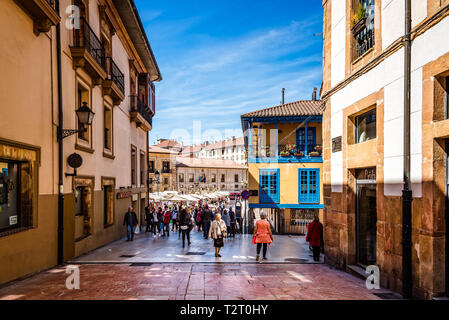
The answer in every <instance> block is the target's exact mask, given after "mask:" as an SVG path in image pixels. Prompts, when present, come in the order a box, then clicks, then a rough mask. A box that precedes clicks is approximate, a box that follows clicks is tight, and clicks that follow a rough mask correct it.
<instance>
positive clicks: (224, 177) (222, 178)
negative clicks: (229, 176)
mask: <svg viewBox="0 0 449 320" xmlns="http://www.w3.org/2000/svg"><path fill="white" fill-rule="evenodd" d="M225 181H226V176H225V175H224V174H222V175H221V182H225Z"/></svg>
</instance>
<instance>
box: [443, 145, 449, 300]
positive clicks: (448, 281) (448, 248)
mask: <svg viewBox="0 0 449 320" xmlns="http://www.w3.org/2000/svg"><path fill="white" fill-rule="evenodd" d="M445 144H446V200H445V202H446V205H445V215H444V219H445V227H446V231H445V250H444V263H445V293H446V296H447V297H449V139H447V140H446V141H445Z"/></svg>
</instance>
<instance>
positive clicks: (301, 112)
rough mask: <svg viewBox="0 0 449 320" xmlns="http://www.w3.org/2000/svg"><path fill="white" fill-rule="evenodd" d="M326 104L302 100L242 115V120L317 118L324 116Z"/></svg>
mask: <svg viewBox="0 0 449 320" xmlns="http://www.w3.org/2000/svg"><path fill="white" fill-rule="evenodd" d="M323 111H324V104H323V103H322V102H321V101H319V100H318V101H315V100H300V101H295V102H291V103H286V104H281V105H279V106H276V107H270V108H266V109H262V110H257V111H253V112H249V113H245V114H242V115H241V117H242V118H249V117H254V118H258V117H292V116H293V117H294V116H316V115H322V114H323Z"/></svg>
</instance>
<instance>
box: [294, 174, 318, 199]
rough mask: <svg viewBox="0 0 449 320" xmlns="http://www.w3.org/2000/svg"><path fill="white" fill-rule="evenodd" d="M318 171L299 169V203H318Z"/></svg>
mask: <svg viewBox="0 0 449 320" xmlns="http://www.w3.org/2000/svg"><path fill="white" fill-rule="evenodd" d="M319 174H320V170H319V169H299V200H298V201H299V203H319V202H320V193H319V186H320V184H319V179H320V177H319Z"/></svg>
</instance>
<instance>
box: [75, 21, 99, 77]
mask: <svg viewBox="0 0 449 320" xmlns="http://www.w3.org/2000/svg"><path fill="white" fill-rule="evenodd" d="M79 27H80V28H79V29H75V30H74V36H73V42H74V43H73V45H74V47H75V48H85V49H86V50H87V51H88V52H89V53H90V55H91V56H92V57H93V58H94V59H95V61H97V62H98V64H99V65H100V66H101V67H102V68H103V70H105V71H106V58H105V50H104V47H103V45H102V44H101V41H100V39H98V37H97V35H96V34H95V32H94V31H93V30H92V28H91V27H90V25H89V23H87V21H86V20H85V19H84V18H80V25H79Z"/></svg>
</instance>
